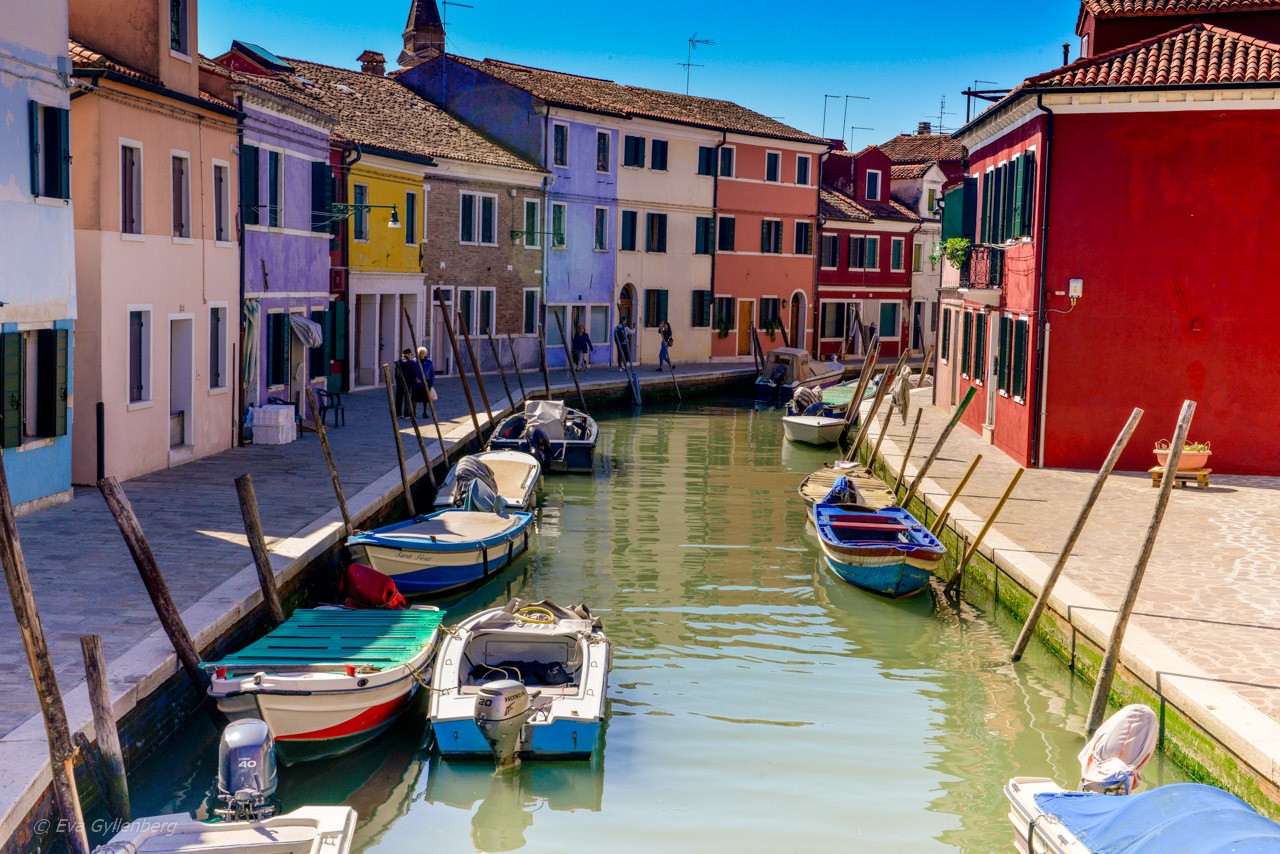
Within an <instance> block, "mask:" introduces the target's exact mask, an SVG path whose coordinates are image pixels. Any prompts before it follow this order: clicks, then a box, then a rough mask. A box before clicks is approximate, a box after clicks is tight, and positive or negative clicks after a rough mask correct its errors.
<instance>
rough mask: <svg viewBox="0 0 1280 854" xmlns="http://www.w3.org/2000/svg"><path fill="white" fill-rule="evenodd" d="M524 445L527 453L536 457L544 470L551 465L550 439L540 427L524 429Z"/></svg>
mask: <svg viewBox="0 0 1280 854" xmlns="http://www.w3.org/2000/svg"><path fill="white" fill-rule="evenodd" d="M524 441H525V445H526V446H527V447H528V450H529V453H530V454H532V455H533V456H534V457H535V458H537V460H538V463H539V464H541V466H542V468H543V470H544V471H545V470H546V469H547V467H548V466H549V465H551V458H552V456H553V454H554V452H553V451H552V450H551V439H550V438H549V437H548V436H547V434H546V431H544V430H543V429H542V428H541V427H534V428H533V429H532V430H526V431H525V433H524Z"/></svg>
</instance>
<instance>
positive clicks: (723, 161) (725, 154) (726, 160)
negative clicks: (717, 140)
mask: <svg viewBox="0 0 1280 854" xmlns="http://www.w3.org/2000/svg"><path fill="white" fill-rule="evenodd" d="M720 177H721V178H732V177H733V147H732V146H728V145H725V146H721V148H720Z"/></svg>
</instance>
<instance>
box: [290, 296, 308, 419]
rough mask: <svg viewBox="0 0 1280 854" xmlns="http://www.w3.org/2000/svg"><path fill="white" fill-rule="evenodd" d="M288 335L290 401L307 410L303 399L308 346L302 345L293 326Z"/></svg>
mask: <svg viewBox="0 0 1280 854" xmlns="http://www.w3.org/2000/svg"><path fill="white" fill-rule="evenodd" d="M294 313H295V314H301V315H303V316H304V317H305V316H306V315H305V314H303V312H294ZM288 333H289V393H288V399H289V400H291V401H293V402H294V403H296V404H298V405H300V406H301V407H303V408H304V409H305V408H306V401H305V400H303V398H304V397H305V396H306V395H305V394H304V392H303V389H305V388H306V387H307V356H308V349H307V345H306V344H304V343H302V339H301V338H299V337H298V336H297V335H296V334H294V332H293V327H292V325H290V327H289V329H288Z"/></svg>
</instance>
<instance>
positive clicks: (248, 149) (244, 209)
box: [240, 145, 258, 225]
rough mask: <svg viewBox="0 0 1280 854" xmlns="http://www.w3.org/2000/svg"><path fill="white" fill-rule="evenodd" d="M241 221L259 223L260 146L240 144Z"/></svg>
mask: <svg viewBox="0 0 1280 854" xmlns="http://www.w3.org/2000/svg"><path fill="white" fill-rule="evenodd" d="M240 221H241V222H243V223H244V224H245V225H257V224H258V146H256V145H242V146H240Z"/></svg>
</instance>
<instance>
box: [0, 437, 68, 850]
mask: <svg viewBox="0 0 1280 854" xmlns="http://www.w3.org/2000/svg"><path fill="white" fill-rule="evenodd" d="M0 564H3V565H4V580H5V586H6V587H8V588H9V601H10V602H11V603H12V605H13V616H14V618H15V619H16V620H17V623H18V632H19V634H21V635H22V648H23V650H24V651H25V652H26V654H27V667H28V668H29V669H30V671H31V684H32V687H34V688H35V692H36V699H38V700H39V701H40V713H41V716H42V717H43V718H44V731H45V735H46V737H47V738H48V742H49V770H50V771H51V772H52V774H53V799H54V802H55V803H56V804H57V806H58V812H59V813H60V814H61V815H62V819H63V821H65V822H66V833H67V848H68V849H70V851H71V852H72V854H89V837H88V835H87V834H86V832H85V826H84V816H83V815H82V814H81V812H80V796H79V794H78V793H77V792H76V774H75V767H74V764H73V760H74V757H75V747H74V746H73V743H72V741H71V729H70V727H69V726H68V724H67V710H66V709H65V708H64V707H63V705H62V692H61V691H59V690H58V679H57V676H56V675H55V674H54V672H53V662H52V660H51V659H50V658H49V644H48V643H47V642H46V641H45V637H44V627H43V626H42V625H41V624H40V609H39V608H37V607H36V597H35V594H34V593H33V592H32V590H31V578H30V577H29V576H28V575H27V562H26V559H25V558H24V557H23V555H22V542H21V541H20V540H19V539H18V519H17V517H16V516H15V515H14V512H13V499H12V498H11V497H10V493H9V480H8V477H7V476H6V475H5V470H4V455H3V454H0Z"/></svg>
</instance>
